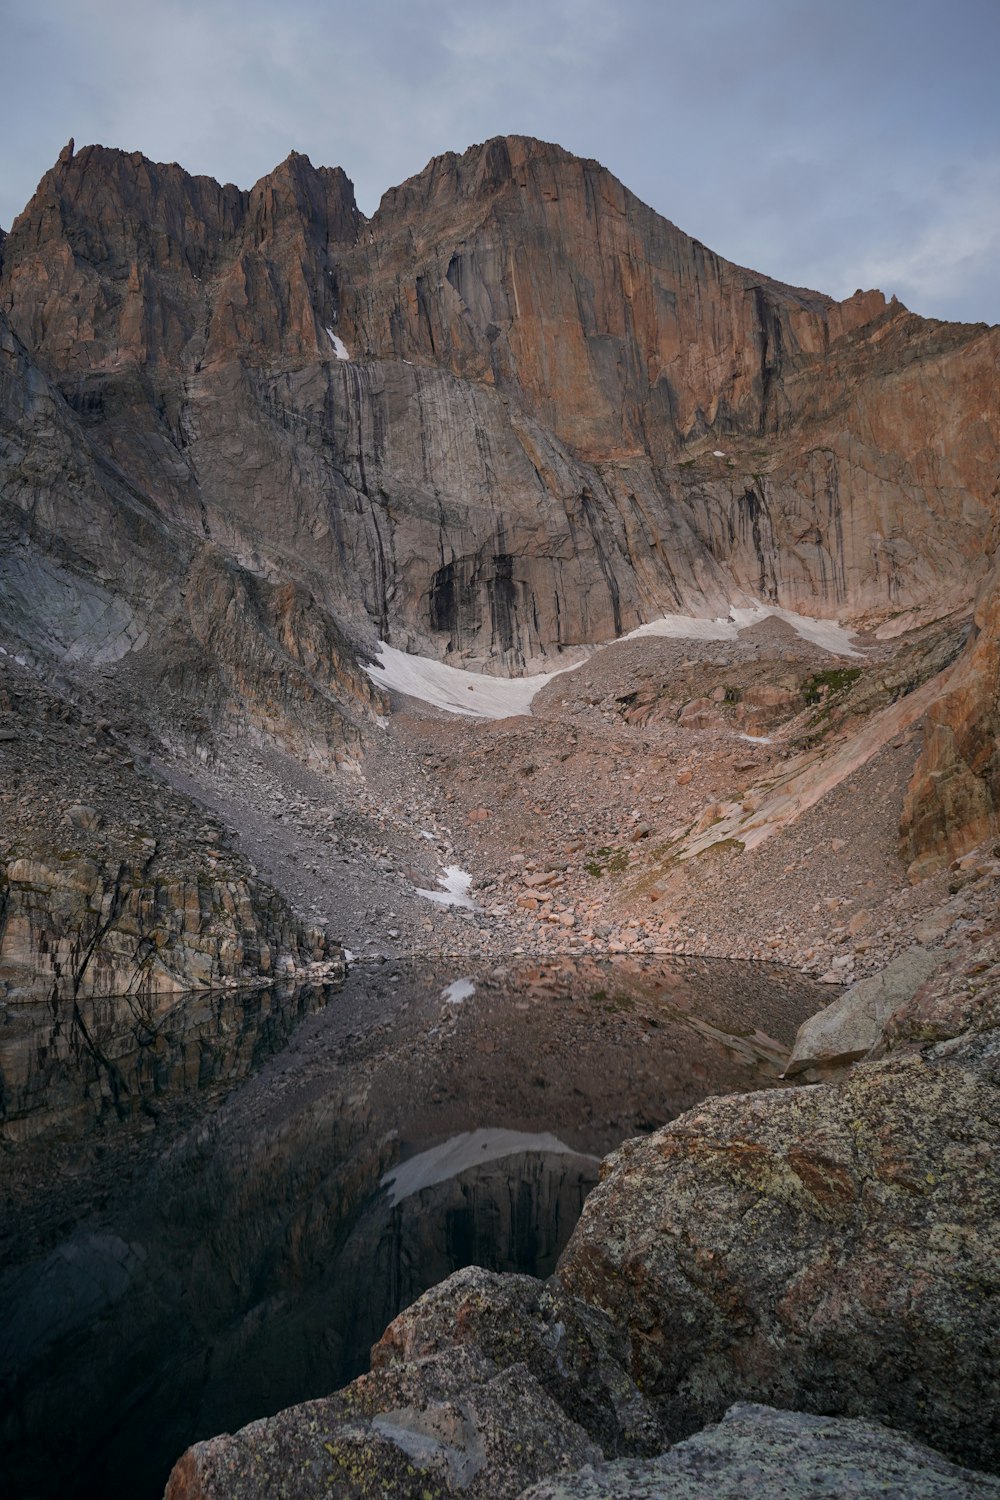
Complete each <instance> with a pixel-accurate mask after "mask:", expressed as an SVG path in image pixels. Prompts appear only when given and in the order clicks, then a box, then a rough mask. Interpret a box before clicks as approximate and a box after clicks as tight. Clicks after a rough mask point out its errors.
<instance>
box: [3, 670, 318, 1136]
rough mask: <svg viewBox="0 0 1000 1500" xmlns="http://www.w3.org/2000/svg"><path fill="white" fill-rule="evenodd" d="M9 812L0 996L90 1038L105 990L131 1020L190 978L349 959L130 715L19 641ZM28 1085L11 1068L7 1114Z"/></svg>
mask: <svg viewBox="0 0 1000 1500" xmlns="http://www.w3.org/2000/svg"><path fill="white" fill-rule="evenodd" d="M0 813H2V833H0V999H3V1000H5V1001H9V1002H23V1001H27V1000H31V999H35V1000H40V999H44V1000H45V1001H46V1003H49V1004H51V1005H52V1006H54V1007H59V1006H68V1007H70V1010H71V1011H72V1012H74V1013H75V1019H74V1020H73V1021H72V1024H71V1025H70V1026H69V1028H68V1035H67V1038H66V1040H67V1042H68V1041H69V1037H70V1036H72V1035H76V1036H77V1045H81V1046H84V1048H85V1050H86V1047H85V1042H83V1041H81V1037H84V1038H85V1037H86V1036H87V1034H88V1033H87V1026H86V1023H85V1022H83V1020H82V1017H81V1016H80V1015H79V1012H78V1007H79V1006H80V1004H81V1003H82V1002H84V1001H86V1000H90V999H92V998H93V997H96V996H116V997H119V1009H121V1010H122V1011H123V1012H124V1013H125V1015H126V1017H127V1007H128V1004H130V1003H132V1004H134V1003H136V1002H142V1003H143V1005H144V1006H146V1007H150V1006H151V1007H152V1011H153V1012H161V1011H163V1010H165V1009H166V1008H168V1007H169V1006H170V1005H172V1004H173V1003H174V1002H175V1001H176V999H177V997H178V996H180V995H182V994H185V993H186V992H189V991H192V990H205V989H216V988H219V987H221V986H235V985H238V984H241V983H242V984H248V983H253V982H260V981H262V980H263V981H267V982H270V981H272V980H274V979H275V978H281V977H286V978H287V977H289V976H290V975H291V974H294V973H300V974H301V973H302V972H303V971H305V970H307V969H308V968H309V967H310V966H311V965H313V964H314V963H317V962H320V961H325V960H328V959H329V960H333V961H335V963H336V964H339V965H341V967H342V954H341V950H340V947H339V945H338V944H336V943H335V942H333V941H332V940H331V941H328V939H327V936H326V934H325V932H324V931H323V930H322V929H321V928H319V927H312V926H309V925H308V924H307V923H306V922H304V921H303V920H302V919H301V918H299V917H296V915H295V914H294V913H293V912H292V910H291V908H290V907H289V905H288V904H287V902H286V901H285V900H284V899H283V898H282V897H281V896H280V895H278V894H277V892H275V891H274V890H272V889H271V888H270V887H269V886H268V885H267V884H266V883H265V882H264V881H263V880H262V879H260V877H259V876H258V874H257V871H256V870H255V869H254V868H252V867H251V865H250V863H249V861H248V860H247V859H246V858H245V856H243V855H242V854H241V853H240V852H239V850H238V848H237V847H235V844H234V841H233V840H232V839H231V838H229V837H228V836H227V835H226V833H225V831H224V830H223V828H222V826H221V824H220V823H219V822H218V821H217V820H215V819H212V818H209V817H207V815H206V814H204V812H203V811H202V809H201V808H199V807H198V806H197V805H196V804H195V803H194V802H192V800H191V799H190V798H188V797H185V796H183V795H181V794H179V793H177V792H174V791H173V790H172V789H171V788H170V787H169V786H168V785H167V784H166V783H165V781H163V780H162V779H161V778H160V777H158V776H157V775H155V773H154V772H153V771H152V769H151V768H150V767H149V766H148V765H143V764H140V763H138V762H137V760H136V752H135V750H134V749H133V747H132V745H131V744H130V742H129V738H128V734H127V733H126V732H123V726H122V723H121V721H119V723H118V724H117V725H115V724H112V722H111V721H110V720H108V719H105V718H103V717H101V716H100V715H99V714H97V713H95V712H94V710H93V707H92V705H86V706H81V705H80V704H79V703H75V702H73V701H72V699H71V698H69V697H68V696H66V695H65V693H60V692H59V691H58V690H57V688H56V686H55V685H46V684H44V683H43V682H42V681H41V680H40V679H39V676H38V675H37V674H36V673H35V672H34V671H32V669H31V668H30V666H28V664H27V663H26V662H23V661H18V660H17V659H16V658H14V657H11V656H10V655H8V654H7V653H6V651H4V653H3V654H2V655H0ZM122 997H127V1000H126V999H124V998H122ZM113 1008H114V1007H112V1009H113ZM108 1022H109V1024H110V1026H111V1029H112V1030H114V1021H113V1018H111V1017H109V1018H108ZM81 1028H82V1029H81ZM102 1029H106V1028H102ZM49 1061H50V1063H52V1062H54V1059H53V1058H51V1057H50V1059H49ZM42 1071H43V1072H44V1071H45V1067H44V1066H43V1067H42ZM20 1092H21V1084H20V1083H17V1084H15V1081H14V1079H12V1078H7V1079H5V1080H4V1083H3V1089H2V1093H3V1096H4V1099H5V1104H4V1108H3V1112H4V1113H6V1112H7V1111H8V1110H10V1109H15V1111H16V1107H17V1105H16V1101H17V1099H18V1095H19V1093H20ZM29 1093H30V1090H29Z"/></svg>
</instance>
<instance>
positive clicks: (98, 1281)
mask: <svg viewBox="0 0 1000 1500" xmlns="http://www.w3.org/2000/svg"><path fill="white" fill-rule="evenodd" d="M822 998H823V997H822V995H818V994H817V990H816V987H815V986H814V985H812V984H810V983H809V982H808V981H805V980H803V979H801V978H800V977H799V976H796V975H792V974H788V973H785V972H782V971H781V970H778V969H770V968H764V967H755V966H750V965H745V964H735V963H727V962H723V961H709V960H690V961H686V960H679V959H678V960H668V961H663V960H658V961H652V960H642V959H622V960H616V961H612V960H605V961H600V960H596V959H590V958H585V959H571V960H570V959H566V960H559V959H546V960H539V961H537V962H533V961H531V960H527V959H523V960H512V961H510V962H507V963H504V964H500V965H496V964H494V965H491V966H489V967H483V968H472V967H469V966H468V965H467V964H465V965H463V966H462V967H456V966H451V967H447V966H442V964H441V963H440V962H439V963H437V964H426V965H411V966H408V967H407V966H401V965H398V964H396V965H394V964H384V965H381V966H378V967H375V968H373V969H369V970H359V971H357V972H355V973H354V974H352V976H351V977H350V978H349V980H348V981H347V983H346V985H345V987H344V989H343V991H342V993H340V994H337V995H332V996H317V995H316V994H312V995H308V996H299V997H287V1000H288V1005H289V1006H290V1007H291V1010H290V1011H289V1014H291V1011H293V1010H294V1011H295V1013H296V1015H301V1014H302V1012H303V1010H304V1011H310V1010H312V1011H315V1013H314V1014H311V1015H306V1016H305V1019H301V1020H300V1022H299V1024H298V1025H297V1026H296V1027H295V1028H294V1029H292V1028H291V1027H290V1026H286V1024H285V1022H284V1021H281V1022H280V1023H278V1022H277V1021H276V1015H275V1014H274V1013H268V1014H265V1011H266V1010H267V1006H266V1005H264V1003H263V1002H262V1000H261V999H260V997H259V996H258V997H257V998H256V999H246V997H244V999H243V1000H240V999H238V997H235V996H226V997H224V1001H225V1005H224V1007H223V1011H220V1012H219V1013H218V1014H215V1013H213V1017H212V1018H211V1019H210V1020H206V1025H207V1031H198V1030H197V1026H196V1028H195V1030H196V1033H197V1035H196V1045H195V1044H194V1043H191V1044H190V1046H189V1045H188V1044H186V1043H184V1042H182V1041H176V1042H175V1044H173V1046H172V1047H170V1046H168V1047H167V1053H166V1055H168V1056H169V1057H170V1058H171V1059H173V1061H172V1063H171V1064H170V1066H168V1067H166V1068H165V1069H163V1068H161V1069H160V1070H159V1071H157V1070H156V1069H151V1068H150V1067H149V1066H148V1065H147V1064H146V1063H145V1062H144V1061H143V1062H140V1061H139V1057H140V1053H141V1048H139V1047H137V1048H136V1049H135V1050H134V1051H133V1052H130V1051H129V1048H128V1046H125V1047H123V1049H122V1051H121V1053H120V1058H122V1059H134V1060H132V1061H128V1063H127V1066H125V1065H121V1064H120V1065H121V1066H122V1071H123V1074H125V1075H126V1076H127V1077H128V1078H130V1079H134V1087H133V1095H130V1097H133V1096H134V1097H136V1098H149V1097H154V1096H155V1099H157V1100H158V1101H159V1102H160V1106H161V1109H162V1115H161V1117H160V1119H159V1123H158V1124H157V1125H156V1127H155V1128H153V1129H152V1130H150V1129H149V1128H148V1124H149V1121H148V1118H147V1117H145V1116H143V1123H145V1124H146V1126H147V1129H146V1130H145V1132H144V1133H143V1132H139V1131H137V1129H136V1126H135V1123H134V1120H133V1119H132V1118H131V1117H130V1116H129V1115H128V1113H127V1112H126V1117H125V1118H124V1119H123V1120H122V1122H121V1123H120V1124H119V1123H118V1115H117V1114H115V1115H114V1118H113V1119H112V1120H110V1121H109V1122H106V1124H105V1125H104V1127H103V1128H102V1129H101V1130H100V1131H99V1132H98V1133H97V1135H96V1136H95V1131H94V1112H93V1110H90V1112H89V1113H88V1111H87V1110H86V1109H83V1111H82V1113H81V1109H80V1108H78V1107H77V1105H75V1104H71V1105H66V1103H65V1100H66V1098H67V1097H68V1096H72V1093H73V1087H72V1084H73V1077H72V1069H70V1070H69V1073H68V1075H67V1076H66V1077H65V1078H64V1079H63V1081H62V1082H61V1083H60V1085H59V1090H57V1093H58V1095H59V1100H60V1104H59V1108H60V1109H61V1111H62V1113H61V1115H60V1119H61V1121H62V1125H61V1129H62V1131H63V1134H64V1136H65V1135H66V1134H67V1133H68V1131H69V1130H70V1129H71V1128H76V1129H77V1130H78V1131H79V1132H80V1136H81V1141H80V1144H79V1146H75V1145H74V1144H73V1142H72V1141H66V1140H64V1141H63V1144H62V1148H61V1154H59V1153H57V1156H56V1160H57V1165H58V1170H57V1171H54V1170H53V1167H52V1157H51V1152H50V1153H49V1154H48V1155H47V1156H46V1155H43V1154H42V1151H41V1143H40V1142H39V1141H35V1142H33V1141H32V1140H31V1139H28V1137H30V1136H31V1135H32V1134H33V1130H32V1126H31V1120H30V1115H31V1111H30V1109H29V1108H27V1107H26V1106H24V1105H22V1107H21V1115H20V1117H19V1118H20V1121H21V1124H20V1125H19V1134H20V1135H21V1136H22V1137H24V1139H22V1140H20V1141H18V1142H17V1143H16V1144H11V1145H9V1146H8V1149H7V1151H6V1153H5V1157H4V1171H5V1174H6V1186H7V1201H8V1206H9V1208H10V1209H11V1216H9V1222H8V1224H7V1226H6V1229H5V1232H4V1236H3V1240H2V1244H3V1247H4V1255H5V1264H6V1266H7V1269H6V1270H5V1271H4V1272H3V1274H2V1275H0V1327H2V1329H3V1332H2V1334H0V1370H2V1374H0V1382H2V1386H0V1407H2V1410H3V1413H4V1415H3V1417H2V1419H0V1421H2V1428H0V1431H2V1437H3V1442H4V1446H5V1450H6V1453H5V1457H4V1467H5V1468H6V1470H7V1472H8V1474H9V1475H10V1476H11V1479H12V1481H13V1482H14V1492H15V1493H17V1494H19V1495H20V1496H21V1497H22V1500H28V1497H32V1496H35V1497H39V1500H40V1497H43V1496H49V1495H56V1494H59V1495H60V1496H64V1497H74V1496H87V1495H98V1494H100V1495H101V1496H102V1497H111V1500H114V1497H115V1496H117V1495H122V1496H124V1495H125V1494H128V1495H129V1496H139V1497H144V1496H149V1497H152V1496H155V1495H158V1494H159V1493H161V1491H162V1487H163V1484H164V1482H165V1479H166V1475H167V1472H168V1471H169V1468H170V1465H171V1463H172V1462H173V1460H174V1459H175V1458H176V1457H177V1456H178V1455H179V1453H180V1452H181V1451H182V1450H183V1448H184V1447H185V1446H187V1444H189V1443H190V1442H191V1441H193V1440H195V1439H196V1438H198V1437H203V1436H207V1435H210V1434H212V1433H215V1432H219V1431H223V1430H227V1429H228V1430H232V1429H233V1428H234V1427H236V1426H239V1425H241V1424H243V1423H245V1422H247V1421H249V1420H251V1419H252V1418H253V1417H256V1416H260V1415H264V1414H266V1413H270V1412H273V1411H275V1410H278V1409H279V1408H280V1407H282V1406H285V1405H288V1404H290V1403H292V1402H294V1401H298V1400H302V1399H304V1398H306V1397H308V1396H312V1395H318V1394H323V1393H326V1392H328V1391H329V1390H332V1389H334V1388H335V1387H336V1386H338V1385H340V1384H342V1383H343V1382H344V1381H345V1380H347V1379H349V1378H350V1377H351V1376H352V1375H354V1374H355V1373H357V1372H358V1370H359V1369H360V1368H362V1367H363V1366H364V1363H365V1361H366V1357H367V1350H368V1347H369V1345H370V1344H371V1342H372V1340H373V1339H375V1338H377V1337H378V1335H379V1334H380V1333H381V1331H382V1329H383V1327H384V1326H385V1324H386V1322H387V1321H388V1320H389V1319H390V1318H391V1317H392V1316H393V1315H394V1314H395V1313H396V1312H397V1311H398V1310H400V1309H401V1308H402V1307H403V1306H405V1305H407V1304H408V1303H409V1302H410V1301H412V1299H413V1298H414V1297H415V1296H417V1295H418V1294H419V1292H420V1291H422V1290H423V1289H425V1288H426V1287H427V1286H430V1285H432V1284H434V1283H435V1282H436V1281H438V1280H440V1279H441V1278H442V1277H444V1276H446V1275H447V1274H449V1272H450V1271H452V1270H454V1269H457V1268H458V1267H459V1266H461V1265H465V1264H470V1263H478V1264H483V1265H487V1266H490V1267H492V1268H494V1269H498V1270H518V1271H526V1272H530V1273H533V1274H538V1275H546V1274H548V1273H549V1272H550V1271H551V1270H552V1269H553V1267H554V1265H555V1261H556V1259H557V1257H558V1255H559V1253H560V1252H561V1250H562V1248H563V1246H564V1245H565V1242H566V1240H567V1238H568V1237H569V1234H570V1233H571V1231H572V1228H573V1225H574V1223H575V1221H576V1218H577V1217H578V1215H579V1212H580V1209H581V1206H582V1203H583V1200H584V1197H585V1195H586V1192H587V1191H588V1189H589V1187H590V1186H591V1185H592V1183H593V1182H594V1181H595V1180H596V1174H597V1166H598V1161H599V1158H600V1157H601V1156H602V1155H604V1154H605V1153H606V1152H607V1151H609V1150H610V1149H612V1148H613V1147H615V1146H616V1145H617V1144H618V1143H620V1142H621V1141H622V1140H623V1139H626V1138H627V1137H629V1136H632V1135H636V1134H639V1133H641V1132H643V1131H648V1130H650V1129H653V1128H655V1127H656V1126H658V1125H660V1124H662V1123H663V1122H665V1121H666V1120H668V1119H671V1118H673V1117H674V1116H675V1115H676V1114H678V1113H679V1112H681V1111H682V1110H684V1109H686V1108H688V1107H690V1106H691V1105H693V1104H695V1103H697V1102H698V1101H699V1100H700V1099H702V1098H704V1097H706V1096H707V1095H709V1094H714V1093H726V1092H732V1091H734V1090H747V1089H753V1088H761V1087H766V1086H768V1085H769V1084H773V1083H774V1082H776V1080H777V1078H778V1075H779V1073H780V1070H781V1066H782V1063H783V1060H784V1057H785V1055H786V1052H787V1048H788V1047H789V1045H790V1043H791V1041H792V1038H793V1036H794V1032H795V1029H796V1027H797V1025H798V1023H799V1022H800V1021H801V1020H802V1019H803V1018H804V1017H805V1016H807V1015H809V1014H812V1013H813V1012H814V1011H815V1010H816V1009H817V1008H818V1007H819V1005H820V1004H821V1003H822ZM324 1000H325V1001H326V1004H325V1006H324V1008H322V1009H317V1007H318V1006H322V1005H323V1001H324ZM281 1003H282V1002H280V1001H278V1000H277V997H275V1004H276V1005H277V1009H278V1011H279V1012H280V1013H281V1014H284V1012H281ZM244 1004H245V1006H246V1007H247V1008H242V1009H241V1007H242V1006H244ZM230 1005H231V1006H232V1007H234V1008H233V1009H231V1010H229V1009H226V1008H225V1007H226V1006H230ZM296 1007H298V1010H296ZM223 1012H224V1014H223ZM194 1014H195V1012H194V1011H192V1018H193V1017H194ZM254 1015H257V1016H258V1017H259V1019H260V1022H261V1024H260V1026H259V1027H258V1028H257V1031H256V1032H255V1030H254V1025H253V1022H252V1017H253V1016H254ZM203 1019H205V1018H203ZM272 1023H274V1026H276V1027H277V1031H274V1026H272ZM198 1025H201V1023H200V1022H199V1023H198ZM269 1028H270V1029H271V1030H272V1031H274V1035H275V1036H277V1035H278V1034H279V1033H280V1035H281V1036H282V1037H284V1036H287V1037H288V1040H287V1045H285V1046H284V1048H283V1050H281V1051H280V1052H278V1053H277V1055H275V1056H273V1057H271V1058H270V1060H269V1061H267V1062H265V1063H264V1065H263V1066H262V1067H261V1068H260V1070H259V1071H258V1072H257V1073H256V1074H255V1075H253V1076H250V1077H247V1078H246V1079H245V1081H243V1082H242V1083H241V1084H240V1085H239V1086H238V1087H235V1088H233V1089H232V1090H231V1091H230V1092H229V1094H228V1096H227V1097H226V1098H225V1099H224V1101H222V1102H221V1103H219V1102H218V1101H217V1098H216V1097H209V1098H208V1099H207V1101H206V1104H205V1106H204V1107H203V1108H202V1109H201V1110H200V1112H198V1114H197V1117H196V1118H195V1117H192V1116H191V1115H190V1113H189V1114H188V1115H184V1114H183V1113H182V1114H181V1115H179V1116H177V1117H176V1118H175V1117H173V1116H171V1114H170V1109H169V1091H170V1090H171V1089H174V1090H176V1091H179V1093H178V1094H177V1095H175V1097H180V1098H182V1099H184V1100H186V1102H187V1106H188V1108H189V1110H190V1107H191V1099H192V1096H191V1094H190V1088H191V1085H192V1083H193V1082H194V1081H196V1078H197V1079H200V1078H201V1077H202V1075H203V1069H202V1065H201V1062H200V1056H201V1049H202V1048H203V1046H204V1045H206V1041H207V1040H208V1039H211V1043H210V1045H211V1046H212V1047H214V1048H216V1049H218V1048H219V1047H220V1046H221V1052H219V1051H218V1050H217V1051H216V1053H215V1057H216V1061H215V1062H213V1063H212V1064H210V1065H209V1066H208V1067H207V1069H205V1070H204V1074H205V1077H206V1078H207V1079H208V1080H209V1081H210V1082H212V1085H213V1087H215V1084H216V1082H217V1080H218V1079H219V1076H220V1072H221V1073H223V1074H225V1076H226V1077H228V1078H229V1079H232V1078H234V1077H238V1076H239V1072H240V1070H242V1071H243V1072H246V1071H247V1069H248V1068H249V1067H250V1065H251V1064H252V1060H253V1059H254V1057H255V1056H257V1057H259V1055H260V1051H261V1048H262V1047H264V1046H265V1044H264V1041H263V1037H264V1036H265V1035H266V1034H267V1033H268V1031H269ZM181 1032H183V1028H181ZM223 1036H224V1037H227V1038H230V1040H231V1043H232V1045H231V1047H228V1048H227V1047H226V1046H223V1045H222V1044H221V1042H220V1037H223ZM255 1036H256V1040H255V1039H254V1038H255ZM267 1045H268V1046H270V1045H271V1043H267ZM192 1049H193V1050H192ZM237 1059H238V1060H239V1061H237ZM81 1068H82V1069H83V1070H84V1071H85V1069H86V1059H83V1060H82V1061H81ZM21 1076H23V1074H22V1075H21ZM150 1080H154V1081H155V1087H153V1090H152V1095H151V1094H150ZM185 1091H186V1092H185ZM22 1098H23V1099H24V1100H27V1103H28V1104H30V1103H31V1099H32V1098H34V1099H35V1100H36V1101H37V1108H38V1110H40V1111H48V1112H49V1116H50V1117H51V1114H52V1111H53V1110H54V1109H55V1105H54V1104H53V1097H52V1092H51V1090H49V1089H46V1088H40V1089H37V1090H34V1092H33V1093H32V1091H31V1090H29V1091H28V1092H27V1094H24V1095H22ZM89 1098H90V1096H89V1095H88V1096H87V1099H88V1100H89ZM140 1113H141V1111H140ZM35 1123H36V1125H37V1123H38V1122H37V1120H36V1122H35ZM53 1431H58V1432H59V1433H60V1442H59V1445H58V1449H57V1451H55V1452H54V1451H53V1445H52V1443H51V1441H50V1437H51V1433H52V1432H53Z"/></svg>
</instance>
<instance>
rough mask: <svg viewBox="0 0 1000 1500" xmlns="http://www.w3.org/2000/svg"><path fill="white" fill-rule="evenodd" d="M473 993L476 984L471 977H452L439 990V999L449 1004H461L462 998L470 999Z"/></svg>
mask: <svg viewBox="0 0 1000 1500" xmlns="http://www.w3.org/2000/svg"><path fill="white" fill-rule="evenodd" d="M475 993H476V986H475V985H474V984H473V982H472V980H471V979H453V980H452V981H451V984H446V985H445V987H444V989H443V990H442V991H441V999H442V1000H444V1001H446V1002H447V1004H449V1005H461V1003H462V1001H463V1000H471V999H472V997H473V995H474V994H475Z"/></svg>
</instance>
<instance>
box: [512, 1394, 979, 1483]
mask: <svg viewBox="0 0 1000 1500" xmlns="http://www.w3.org/2000/svg"><path fill="white" fill-rule="evenodd" d="M772 1494H773V1495H781V1496H782V1497H783V1500H977V1497H979V1496H982V1497H983V1500H986V1497H987V1496H993V1495H996V1494H1000V1480H998V1479H995V1478H994V1477H993V1476H992V1475H989V1474H981V1473H974V1472H972V1471H971V1470H969V1469H962V1468H959V1466H958V1465H957V1464H952V1463H949V1462H948V1461H947V1459H943V1458H942V1457H941V1455H940V1454H939V1453H934V1452H933V1451H932V1450H931V1449H930V1448H925V1447H923V1445H922V1444H920V1443H913V1442H910V1441H909V1440H908V1439H907V1438H905V1437H902V1436H901V1435H900V1434H899V1433H898V1432H893V1431H891V1429H889V1428H886V1427H880V1426H879V1425H878V1423H877V1422H862V1421H859V1420H857V1419H856V1418H845V1417H812V1416H808V1415H806V1414H805V1413H804V1412H794V1411H791V1412H789V1411H775V1410H774V1408H773V1407H768V1406H751V1405H743V1406H733V1407H731V1408H730V1410H729V1411H727V1412H726V1415H725V1416H724V1417H723V1419H722V1421H721V1422H720V1423H719V1424H718V1426H717V1427H709V1428H706V1430H705V1431H704V1432H699V1433H697V1434H696V1435H695V1436H694V1437H690V1438H688V1439H687V1441H686V1442H683V1443H678V1444H677V1445H676V1447H673V1448H671V1449H670V1451H669V1452H668V1453H665V1454H663V1455H662V1456H661V1457H659V1458H651V1459H621V1460H618V1461H616V1462H615V1463H610V1464H599V1465H597V1466H596V1467H594V1468H587V1469H583V1470H581V1471H580V1472H579V1473H578V1474H571V1475H569V1476H568V1477H567V1478H565V1479H562V1478H560V1479H547V1480H543V1481H542V1482H541V1484H537V1485H532V1487H531V1489H530V1490H525V1492H524V1494H523V1495H522V1496H521V1500H746V1497H747V1496H749V1495H762V1496H763V1495H772Z"/></svg>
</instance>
